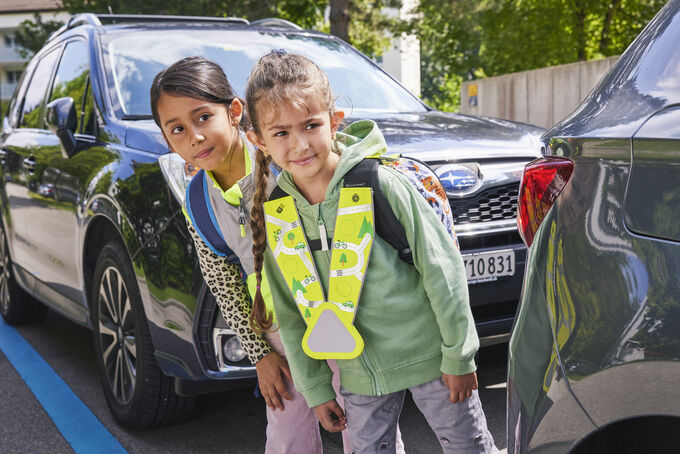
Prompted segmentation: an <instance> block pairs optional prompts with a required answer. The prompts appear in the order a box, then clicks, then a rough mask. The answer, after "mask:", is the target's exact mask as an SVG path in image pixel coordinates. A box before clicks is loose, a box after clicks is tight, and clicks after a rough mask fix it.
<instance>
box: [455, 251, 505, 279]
mask: <svg viewBox="0 0 680 454" xmlns="http://www.w3.org/2000/svg"><path fill="white" fill-rule="evenodd" d="M463 262H464V263H465V272H466V274H467V279H468V283H469V284H475V283H477V282H488V281H495V280H496V279H497V278H499V277H501V276H512V275H513V274H515V251H514V250H512V249H508V250H503V251H493V252H480V253H479V254H464V255H463Z"/></svg>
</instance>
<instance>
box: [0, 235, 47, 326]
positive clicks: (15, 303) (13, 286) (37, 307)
mask: <svg viewBox="0 0 680 454" xmlns="http://www.w3.org/2000/svg"><path fill="white" fill-rule="evenodd" d="M0 314H1V315H2V318H3V319H5V322H7V324H8V325H19V324H22V323H30V322H39V321H41V320H42V319H43V318H45V314H47V306H45V305H44V304H42V303H40V302H39V301H38V300H36V299H35V298H33V297H32V296H31V295H29V294H28V293H26V292H25V291H24V289H22V288H21V287H19V284H17V281H16V279H15V278H14V271H13V270H12V259H11V257H10V256H9V248H8V247H7V237H6V236H5V231H4V230H3V229H2V228H0Z"/></svg>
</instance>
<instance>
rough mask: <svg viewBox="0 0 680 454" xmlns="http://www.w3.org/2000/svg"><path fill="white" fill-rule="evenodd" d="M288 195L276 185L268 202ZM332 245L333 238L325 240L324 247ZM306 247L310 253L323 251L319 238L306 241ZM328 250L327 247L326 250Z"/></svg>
mask: <svg viewBox="0 0 680 454" xmlns="http://www.w3.org/2000/svg"><path fill="white" fill-rule="evenodd" d="M287 196H288V194H286V193H285V192H284V191H283V189H281V187H280V186H279V185H278V184H277V185H276V186H274V190H273V191H272V193H271V194H270V195H269V201H272V200H276V199H281V198H283V197H287ZM329 244H333V238H326V245H329ZM307 246H309V249H310V250H312V251H321V250H323V243H322V242H321V238H319V239H318V240H309V239H308V240H307ZM326 249H328V247H327V248H326Z"/></svg>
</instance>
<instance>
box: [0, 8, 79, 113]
mask: <svg viewBox="0 0 680 454" xmlns="http://www.w3.org/2000/svg"><path fill="white" fill-rule="evenodd" d="M35 13H39V14H40V15H41V17H42V19H43V21H45V22H46V21H50V20H58V21H62V22H65V21H66V19H67V18H68V17H70V16H69V14H67V13H65V12H63V11H61V2H60V1H59V0H2V1H0V100H2V101H7V100H9V98H11V97H12V93H14V89H15V88H16V85H17V82H18V81H19V78H20V77H21V73H22V72H23V70H24V67H25V66H26V59H24V58H21V55H20V54H19V52H18V49H17V44H16V42H15V39H14V33H15V32H16V30H17V28H18V27H19V24H21V23H22V22H23V21H25V20H33V15H34V14H35Z"/></svg>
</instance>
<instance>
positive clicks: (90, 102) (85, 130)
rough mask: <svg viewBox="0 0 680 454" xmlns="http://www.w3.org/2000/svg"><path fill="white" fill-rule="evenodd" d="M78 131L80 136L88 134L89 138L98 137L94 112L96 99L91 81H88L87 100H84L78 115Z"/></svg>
mask: <svg viewBox="0 0 680 454" xmlns="http://www.w3.org/2000/svg"><path fill="white" fill-rule="evenodd" d="M78 125H79V128H78V129H77V131H78V132H79V133H80V134H87V135H89V136H96V135H97V124H96V115H95V112H94V98H93V97H92V84H91V83H90V79H88V81H87V87H86V88H85V98H84V99H83V104H82V109H81V110H80V113H79V115H78Z"/></svg>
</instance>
